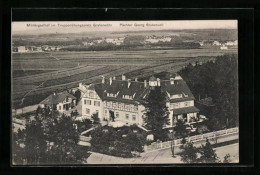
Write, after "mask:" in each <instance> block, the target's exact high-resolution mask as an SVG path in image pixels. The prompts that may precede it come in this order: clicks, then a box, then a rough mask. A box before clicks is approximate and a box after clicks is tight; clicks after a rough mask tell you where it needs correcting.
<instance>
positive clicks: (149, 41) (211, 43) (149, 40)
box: [12, 35, 238, 53]
mask: <svg viewBox="0 0 260 175" xmlns="http://www.w3.org/2000/svg"><path fill="white" fill-rule="evenodd" d="M125 38H126V37H115V38H100V39H88V40H87V41H82V42H81V43H80V45H81V46H83V47H86V48H87V47H90V46H99V45H102V44H112V45H115V46H120V45H126V43H125ZM172 40H173V36H155V35H151V36H145V38H144V40H140V41H138V42H140V44H143V45H153V44H160V43H161V44H163V43H165V44H167V43H171V42H172ZM183 42H184V43H185V42H192V43H199V45H200V46H201V47H218V48H219V49H220V50H228V49H229V48H232V47H237V45H238V41H237V40H233V41H217V40H202V41H194V40H191V41H189V40H187V41H183ZM66 47H67V46H66ZM62 48H65V46H63V45H60V46H51V45H42V46H23V45H19V46H13V48H12V52H18V53H25V52H51V51H61V50H62Z"/></svg>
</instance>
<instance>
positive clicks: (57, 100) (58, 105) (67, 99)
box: [40, 91, 76, 112]
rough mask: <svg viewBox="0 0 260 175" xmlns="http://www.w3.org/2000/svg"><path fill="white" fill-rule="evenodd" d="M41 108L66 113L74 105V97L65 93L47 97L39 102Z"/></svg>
mask: <svg viewBox="0 0 260 175" xmlns="http://www.w3.org/2000/svg"><path fill="white" fill-rule="evenodd" d="M40 105H41V107H50V108H51V109H53V110H58V111H59V112H63V111H67V110H69V109H71V108H73V107H74V106H75V105H76V97H74V96H73V95H71V94H70V93H68V92H67V91H64V92H60V93H56V92H54V93H53V94H51V95H49V96H48V97H47V98H46V99H44V100H43V101H42V102H40Z"/></svg>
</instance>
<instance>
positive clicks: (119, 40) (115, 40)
mask: <svg viewBox="0 0 260 175" xmlns="http://www.w3.org/2000/svg"><path fill="white" fill-rule="evenodd" d="M105 41H106V42H107V43H112V44H115V45H121V44H123V43H124V38H123V37H121V38H107V39H105Z"/></svg>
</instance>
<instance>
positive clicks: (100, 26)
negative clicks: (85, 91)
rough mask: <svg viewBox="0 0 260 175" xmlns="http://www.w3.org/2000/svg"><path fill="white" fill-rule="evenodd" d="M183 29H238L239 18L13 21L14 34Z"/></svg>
mask: <svg viewBox="0 0 260 175" xmlns="http://www.w3.org/2000/svg"><path fill="white" fill-rule="evenodd" d="M181 29H237V20H185V21H177V20H174V21H73V22H72V21H58V22H57V21H56V22H53V21H49V22H40V21H38V22H36V21H35V22H32V21H28V22H26V21H24V22H12V32H13V34H19V33H23V34H25V33H28V34H33V33H34V32H35V33H79V32H87V31H92V32H93V31H145V30H181Z"/></svg>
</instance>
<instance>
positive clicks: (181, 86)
mask: <svg viewBox="0 0 260 175" xmlns="http://www.w3.org/2000/svg"><path fill="white" fill-rule="evenodd" d="M153 78H154V79H155V80H156V78H155V77H153ZM160 82H161V87H162V89H163V90H164V91H167V92H168V93H169V94H170V95H174V94H183V98H179V99H171V100H170V99H169V98H168V96H167V100H169V101H170V102H178V101H185V100H192V99H194V96H193V95H192V93H191V91H190V90H189V88H188V86H187V84H186V83H185V81H183V80H174V82H175V83H174V84H171V83H170V80H161V81H160ZM89 89H92V90H95V91H96V93H97V94H98V96H99V97H100V98H101V99H102V100H111V101H121V102H127V103H137V102H141V101H143V97H144V96H145V95H146V94H147V93H148V92H149V90H150V87H149V85H148V83H147V87H146V88H145V87H144V82H139V81H130V86H129V87H128V80H112V83H111V85H110V81H109V80H105V82H104V83H98V84H92V85H90V86H89ZM107 93H111V94H114V95H115V94H117V96H116V97H109V96H107ZM125 95H128V96H132V97H133V99H125V98H123V96H125ZM184 95H188V96H187V97H185V96H184Z"/></svg>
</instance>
